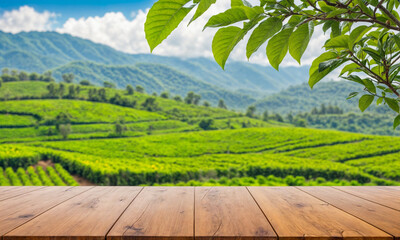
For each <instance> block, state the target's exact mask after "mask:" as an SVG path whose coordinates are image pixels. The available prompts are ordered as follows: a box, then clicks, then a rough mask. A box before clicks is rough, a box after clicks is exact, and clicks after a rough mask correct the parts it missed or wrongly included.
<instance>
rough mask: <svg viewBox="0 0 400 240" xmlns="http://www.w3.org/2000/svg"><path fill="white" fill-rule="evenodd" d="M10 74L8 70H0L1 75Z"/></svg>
mask: <svg viewBox="0 0 400 240" xmlns="http://www.w3.org/2000/svg"><path fill="white" fill-rule="evenodd" d="M9 74H10V70H9V69H8V68H3V69H2V70H1V75H3V76H4V75H9Z"/></svg>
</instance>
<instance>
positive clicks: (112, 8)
mask: <svg viewBox="0 0 400 240" xmlns="http://www.w3.org/2000/svg"><path fill="white" fill-rule="evenodd" d="M154 2H155V0H114V1H110V0H1V4H0V13H3V12H4V11H10V10H13V9H17V8H19V7H20V6H25V5H26V6H31V7H33V8H34V9H35V10H36V11H39V12H43V11H49V12H54V13H56V14H58V15H57V22H58V24H57V25H59V24H62V23H64V22H65V21H66V20H67V19H68V18H71V17H72V18H81V17H89V16H103V15H104V14H105V13H107V12H122V13H123V14H124V15H125V16H127V17H129V16H130V15H131V14H132V12H135V11H137V10H139V9H143V10H144V9H146V8H150V7H151V5H152V4H153V3H154Z"/></svg>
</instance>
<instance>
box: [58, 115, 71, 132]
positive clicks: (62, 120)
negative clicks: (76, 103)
mask: <svg viewBox="0 0 400 240" xmlns="http://www.w3.org/2000/svg"><path fill="white" fill-rule="evenodd" d="M70 122H71V120H70V117H69V115H68V114H66V113H63V112H60V113H59V114H58V115H57V116H56V118H55V119H54V125H55V126H56V130H57V131H60V127H61V125H66V124H69V123H70Z"/></svg>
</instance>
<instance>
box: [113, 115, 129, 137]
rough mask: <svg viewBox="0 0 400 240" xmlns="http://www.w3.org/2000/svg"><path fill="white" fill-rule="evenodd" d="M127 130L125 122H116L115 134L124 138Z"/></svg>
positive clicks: (121, 120)
mask: <svg viewBox="0 0 400 240" xmlns="http://www.w3.org/2000/svg"><path fill="white" fill-rule="evenodd" d="M126 130H127V127H126V126H125V121H124V120H123V119H120V120H118V121H116V122H115V134H116V135H118V136H122V135H123V134H124V132H125V131H126Z"/></svg>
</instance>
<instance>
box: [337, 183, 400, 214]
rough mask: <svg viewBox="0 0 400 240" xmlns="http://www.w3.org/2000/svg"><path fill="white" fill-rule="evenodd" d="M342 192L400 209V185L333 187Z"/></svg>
mask: <svg viewBox="0 0 400 240" xmlns="http://www.w3.org/2000/svg"><path fill="white" fill-rule="evenodd" d="M335 188H337V189H339V190H342V191H344V192H347V193H350V194H353V195H355V196H358V197H361V198H364V199H367V200H370V201H373V202H376V203H378V204H381V205H384V206H387V207H390V208H393V209H396V210H399V211H400V187H354V186H346V187H335Z"/></svg>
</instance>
